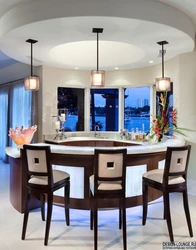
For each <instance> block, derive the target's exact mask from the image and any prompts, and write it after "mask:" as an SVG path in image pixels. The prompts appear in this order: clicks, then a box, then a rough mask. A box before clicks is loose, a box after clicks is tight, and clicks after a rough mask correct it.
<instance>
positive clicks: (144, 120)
mask: <svg viewBox="0 0 196 250" xmlns="http://www.w3.org/2000/svg"><path fill="white" fill-rule="evenodd" d="M105 120H106V119H105V116H95V121H96V122H100V124H101V125H102V128H100V131H105V127H106V125H105ZM77 121H78V116H77V115H69V116H68V120H67V121H66V123H65V127H66V128H70V129H71V130H72V131H76V123H77ZM142 124H144V125H143V126H144V130H145V132H147V131H148V130H149V128H150V117H129V118H127V119H125V123H124V128H125V129H127V130H128V131H129V132H130V131H131V130H132V128H134V130H135V129H136V128H138V130H139V131H140V130H142Z"/></svg>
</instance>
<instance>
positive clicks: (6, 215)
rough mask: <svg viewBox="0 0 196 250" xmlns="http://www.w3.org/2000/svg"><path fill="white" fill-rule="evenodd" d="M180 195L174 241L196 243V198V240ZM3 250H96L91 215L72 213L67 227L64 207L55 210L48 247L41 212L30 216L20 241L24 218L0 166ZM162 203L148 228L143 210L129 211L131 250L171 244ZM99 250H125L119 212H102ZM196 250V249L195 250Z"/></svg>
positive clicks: (195, 215) (194, 203) (152, 211)
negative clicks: (14, 203)
mask: <svg viewBox="0 0 196 250" xmlns="http://www.w3.org/2000/svg"><path fill="white" fill-rule="evenodd" d="M180 198H181V196H180V194H173V195H172V196H171V208H172V209H171V212H172V221H173V229H174V237H175V241H177V242H190V241H191V242H195V241H196V233H195V228H196V209H195V207H196V197H195V196H189V204H190V210H191V218H192V226H193V233H194V235H195V236H194V237H193V238H190V237H189V234H188V228H187V224H186V220H185V216H184V211H183V206H182V202H181V199H180ZM0 201H1V205H0V250H8V249H9V250H27V249H28V250H37V249H39V250H42V249H46V248H48V249H51V250H53V249H66V250H82V249H84V250H93V231H91V230H90V229H89V211H82V210H73V209H71V211H70V219H71V221H70V222H71V225H70V227H67V226H66V224H65V220H64V210H63V208H62V207H57V206H54V207H53V217H52V222H51V229H50V236H49V244H48V246H47V247H46V246H44V230H45V222H42V220H41V215H40V211H39V210H36V211H34V212H32V213H31V214H30V217H29V223H28V228H27V235H26V240H25V241H22V240H21V229H22V221H23V215H22V214H20V213H18V212H17V211H16V210H15V209H14V208H13V207H12V205H11V204H10V201H9V165H8V164H3V163H2V162H1V163H0ZM162 208H163V204H162V199H159V200H157V201H155V202H153V203H152V205H150V206H149V212H148V219H147V224H146V226H142V224H141V214H142V209H141V206H138V207H134V208H129V209H127V244H128V249H137V250H143V249H149V250H151V249H156V250H159V249H160V250H161V249H163V247H162V244H163V242H168V241H169V237H168V231H167V226H166V222H165V221H164V220H163V219H162V215H163V214H162V211H163V209H162ZM98 249H101V250H106V249H112V250H115V249H116V250H117V249H118V250H119V249H123V248H122V232H121V230H119V229H118V211H117V210H110V211H100V212H99V230H98ZM194 249H196V248H194Z"/></svg>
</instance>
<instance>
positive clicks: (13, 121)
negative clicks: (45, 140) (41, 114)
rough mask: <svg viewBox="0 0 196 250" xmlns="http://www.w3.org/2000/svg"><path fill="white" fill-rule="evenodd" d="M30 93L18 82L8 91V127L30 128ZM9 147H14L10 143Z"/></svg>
mask: <svg viewBox="0 0 196 250" xmlns="http://www.w3.org/2000/svg"><path fill="white" fill-rule="evenodd" d="M31 118H32V91H26V90H25V89H24V82H23V81H21V82H18V83H17V84H16V85H14V86H13V87H12V88H11V91H10V127H11V128H15V127H16V126H17V127H21V126H23V127H24V128H26V127H28V126H31ZM11 146H15V144H14V142H13V141H11Z"/></svg>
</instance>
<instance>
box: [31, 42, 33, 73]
mask: <svg viewBox="0 0 196 250" xmlns="http://www.w3.org/2000/svg"><path fill="white" fill-rule="evenodd" d="M31 76H33V43H31Z"/></svg>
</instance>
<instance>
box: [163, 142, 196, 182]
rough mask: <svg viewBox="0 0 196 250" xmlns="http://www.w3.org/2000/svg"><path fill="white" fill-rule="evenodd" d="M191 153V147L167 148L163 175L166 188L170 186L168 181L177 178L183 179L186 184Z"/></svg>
mask: <svg viewBox="0 0 196 250" xmlns="http://www.w3.org/2000/svg"><path fill="white" fill-rule="evenodd" d="M190 151H191V146H190V145H186V146H180V147H168V148H167V153H166V161H165V168H164V175H163V184H164V186H168V180H169V179H170V178H175V177H183V178H184V180H185V182H186V180H187V170H188V163H189V158H190Z"/></svg>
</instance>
